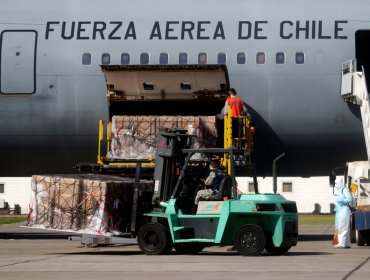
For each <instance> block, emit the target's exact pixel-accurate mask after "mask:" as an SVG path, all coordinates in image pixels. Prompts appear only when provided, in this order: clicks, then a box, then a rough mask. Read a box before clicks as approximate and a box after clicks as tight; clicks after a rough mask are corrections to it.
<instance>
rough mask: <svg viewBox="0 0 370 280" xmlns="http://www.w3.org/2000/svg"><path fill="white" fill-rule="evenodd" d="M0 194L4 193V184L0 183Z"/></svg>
mask: <svg viewBox="0 0 370 280" xmlns="http://www.w3.org/2000/svg"><path fill="white" fill-rule="evenodd" d="M0 194H5V184H0Z"/></svg>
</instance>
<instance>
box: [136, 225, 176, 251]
mask: <svg viewBox="0 0 370 280" xmlns="http://www.w3.org/2000/svg"><path fill="white" fill-rule="evenodd" d="M137 242H138V245H139V248H140V250H141V251H142V252H144V253H145V254H147V255H162V254H168V253H170V252H171V250H172V246H173V245H172V239H171V235H170V233H169V231H168V230H167V228H166V227H165V226H164V225H162V224H160V223H149V224H145V225H143V226H142V227H141V228H140V230H139V232H138V235H137Z"/></svg>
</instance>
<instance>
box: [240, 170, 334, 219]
mask: <svg viewBox="0 0 370 280" xmlns="http://www.w3.org/2000/svg"><path fill="white" fill-rule="evenodd" d="M257 181H258V188H259V192H260V193H273V179H272V177H266V178H261V177H258V178H257ZM237 182H238V187H239V189H240V190H241V191H243V192H245V193H251V192H249V191H248V185H249V183H253V179H252V178H245V177H239V178H237ZM290 182H291V183H292V192H283V190H282V185H283V183H290ZM277 193H279V194H281V195H283V196H284V197H285V198H286V199H289V200H294V201H296V202H297V208H298V212H299V213H330V212H332V211H333V208H334V204H335V200H336V196H334V195H333V189H332V188H331V187H330V186H329V177H328V176H323V177H310V178H301V177H282V178H277Z"/></svg>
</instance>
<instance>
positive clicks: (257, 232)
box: [234, 225, 266, 256]
mask: <svg viewBox="0 0 370 280" xmlns="http://www.w3.org/2000/svg"><path fill="white" fill-rule="evenodd" d="M265 244H266V237H265V234H264V232H263V230H262V228H261V227H259V226H257V225H243V226H241V227H240V228H239V229H238V230H237V232H236V234H235V236H234V247H235V249H236V250H237V251H238V252H239V253H240V254H242V255H244V256H257V255H259V254H261V252H262V251H263V249H265Z"/></svg>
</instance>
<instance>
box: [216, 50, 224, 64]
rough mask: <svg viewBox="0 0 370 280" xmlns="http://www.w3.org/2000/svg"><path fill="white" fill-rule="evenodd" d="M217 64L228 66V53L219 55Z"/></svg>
mask: <svg viewBox="0 0 370 280" xmlns="http://www.w3.org/2000/svg"><path fill="white" fill-rule="evenodd" d="M217 63H218V64H226V53H218V55H217Z"/></svg>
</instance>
